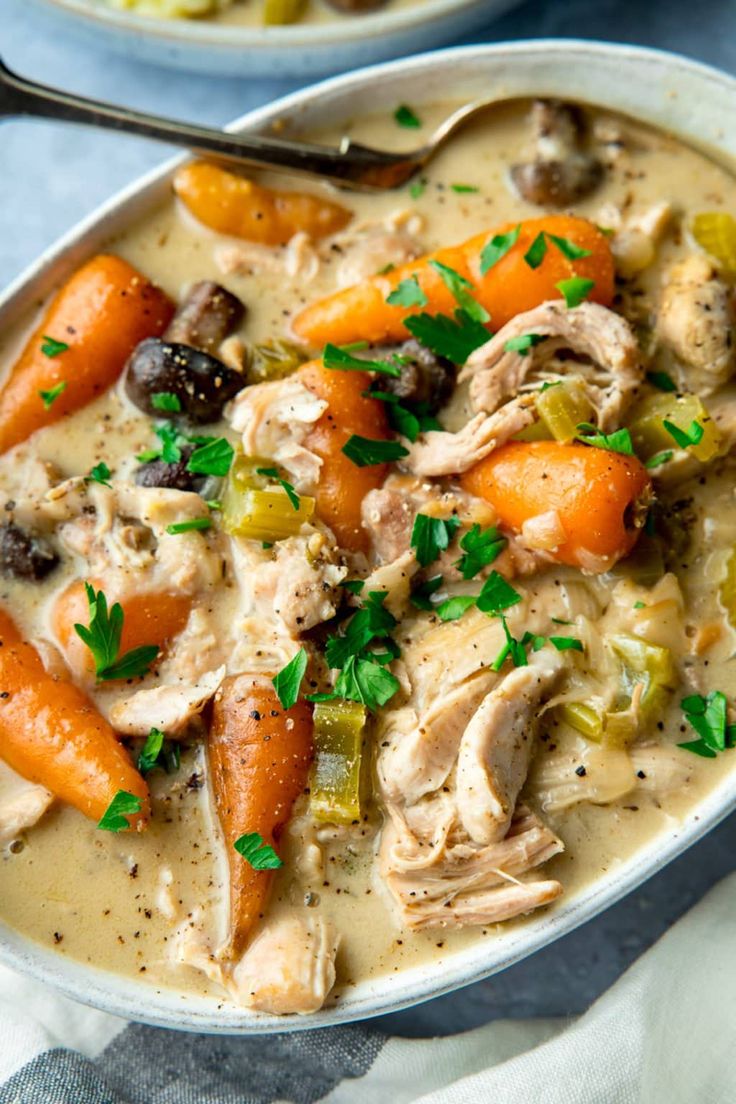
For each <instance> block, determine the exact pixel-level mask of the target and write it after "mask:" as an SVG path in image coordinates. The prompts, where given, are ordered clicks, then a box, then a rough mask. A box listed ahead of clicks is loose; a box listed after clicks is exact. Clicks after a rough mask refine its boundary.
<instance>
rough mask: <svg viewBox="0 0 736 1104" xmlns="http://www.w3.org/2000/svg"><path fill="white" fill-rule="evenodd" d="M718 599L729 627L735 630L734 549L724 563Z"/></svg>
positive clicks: (735, 550)
mask: <svg viewBox="0 0 736 1104" xmlns="http://www.w3.org/2000/svg"><path fill="white" fill-rule="evenodd" d="M719 593H720V598H721V602H722V603H723V605H724V607H725V609H726V615H727V617H728V620H729V621H730V623H731V626H732V627H733V628H734V629H736V548H734V549H733V550H732V552H731V553H730V555H729V557H728V560H727V561H726V574H725V576H724V578H723V581H722V582H721V586H720V590H719Z"/></svg>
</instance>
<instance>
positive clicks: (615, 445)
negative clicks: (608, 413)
mask: <svg viewBox="0 0 736 1104" xmlns="http://www.w3.org/2000/svg"><path fill="white" fill-rule="evenodd" d="M577 428H578V430H581V431H582V432H581V433H578V438H577V439H578V441H582V442H583V443H584V444H586V445H593V446H594V447H595V448H602V449H608V450H609V452H620V453H622V454H623V455H624V456H633V455H634V445H633V442H632V440H631V434H630V433H629V431H628V429H617V430H616V431H615V432H614V433H601V432H600V430H598V429H596V427H595V426H594V425H591V424H590V422H580V424H579V425H578V426H577Z"/></svg>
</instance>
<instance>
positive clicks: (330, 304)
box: [293, 215, 614, 348]
mask: <svg viewBox="0 0 736 1104" xmlns="http://www.w3.org/2000/svg"><path fill="white" fill-rule="evenodd" d="M540 234H547V235H554V236H555V237H557V238H560V239H564V242H565V243H568V242H569V243H572V249H570V250H568V252H569V253H575V252H577V251H582V252H584V253H585V255H584V256H581V257H576V258H575V259H571V258H570V257H569V256H567V255H566V253H565V252H563V250H562V249H560V248H559V247H558V246H557V245H555V244H554V242H553V241H552V240H551V238H546V239H545V247H546V248H545V251H544V255H543V257H542V258H541V260H540V261H539V263H538V264H537V265H536V267H532V264H530V263H529V260H525V257H526V256H527V255H528V254H529V249H530V247H531V246H532V243H533V242H534V241H535V240H536V239H537V238H538V237H539V235H540ZM503 235H511V237H515V240H514V241H513V243H512V244H511V247H510V248H509V249H508V250H507V252H505V253H504V254H503V256H501V257H500V258H499V259H498V260H496V262H495V263H494V264H492V265H491V266H490V267H489V268H487V271H485V272H482V261H481V256H482V253H483V250H484V247H485V246H486V245H487V244H488V243H489V242H490V241H491V240H492V239H493V238H494V237H497V236H503ZM531 259H532V260H535V258H534V257H532V258H531ZM432 261H435V262H439V263H440V264H442V265H445V266H446V267H448V268H451V269H453V270H454V271H455V272H456V273H458V275H459V276H461V277H462V278H463V279H464V280H469V281H470V283H471V284H472V285H473V286H472V287H471V288H469V289H468V291H469V292H470V294H471V295H473V296H474V297H475V298H476V299H477V300H478V302H479V303H480V304H481V305H482V306H483V307H485V309H486V310H487V311H488V312H489V314H490V316H491V322H490V325H491V327H492V328H493V329H494V330H499V329H500V328H501V327H502V326H504V325H505V324H506V323H507V322H508V321H509V319H511V318H513V317H514V315H516V314H521V313H522V311H527V310H531V308H532V307H536V306H539V304H540V303H543V302H545V301H546V300H548V299H560V298H562V295H561V293H560V291H559V289H558V288H556V287H555V285H556V284H557V283H559V282H560V281H561V280H566V279H569V278H570V277H572V276H581V277H583V278H586V279H589V280H593V281H594V286H593V288H592V289H591V291H590V293H589V298H590V299H592V300H593V301H594V302H596V303H602V304H603V305H604V306H608V305H609V304H610V303H611V301H612V299H613V276H614V268H613V258H612V255H611V249H610V246H609V244H608V239H607V238H606V236H605V235H604V234H602V233H601V231H600V230H599V229H598V228H597V226H595V225H594V224H593V223H592V222H588V220H587V219H583V218H576V217H575V216H573V215H544V216H542V217H541V218H534V219H527V220H526V221H524V222H522V223H520V224H519V232H518V236H516V228H515V226H514V224H513V223H506V224H504V225H503V226H499V227H497V228H496V229H495V230H493V231H491V232H490V233H483V234H478V235H476V236H475V237H474V238H470V239H469V240H468V241H466V242H463V244H462V245H456V246H451V247H450V248H447V249H440V250H438V251H437V252H436V253H432V254H429V255H428V256H426V257H420V258H418V259H417V260H416V261H409V262H407V263H406V264H403V265H400V266H399V267H398V268H395V269H393V271H391V272H388V273H385V274H384V275H377V276H373V277H371V279H369V280H366V281H365V282H364V283H362V284H356V285H355V286H354V287H349V288H345V289H344V290H343V291H337V292H335V293H334V294H333V295H328V296H327V297H326V298H325V299H319V300H318V301H317V302H316V303H313V304H312V305H311V306H308V307H306V308H305V309H304V310H303V311H301V313H300V314H298V315H297V316H296V318H295V319H294V323H293V329H294V333H295V334H296V336H297V337H299V338H301V340H302V341H304V342H305V343H307V344H309V345H311V346H312V347H314V348H319V347H321V346H323V345H326V344H327V343H328V342H331V343H332V344H334V345H346V344H349V343H351V342H353V341H371V342H400V341H405V340H406V338H407V337H408V332H407V330H406V327H405V326H404V319H405V318H406V317H407V315H409V314H416V313H418V311H419V310H420V309H421V310H424V311H428V312H429V313H430V314H438V313H440V314H447V315H450V316H452V315H453V313H454V311H455V309H456V308H457V306H458V304H457V302H456V300H455V298H454V296H453V294H452V292H451V291H450V289H449V288H448V287H447V285H446V283H445V282H444V280H443V279H442V276H441V275H440V273H439V272H438V271H437V269H436V268H435V267H433V265H432V264H430V262H432ZM414 276H415V277H416V279H417V282H418V283H419V286H420V288H421V290H422V292H423V293H424V295H425V296H426V298H427V304H426V305H425V306H424V307H422V308H418V307H410V308H407V307H401V306H391V305H390V304H389V303H387V302H386V300H387V298H388V296H389V295H390V294H391V292H392V291H395V290H396V288H397V287H398V285H399V284H400V283H401V281H402V280H407V279H411V278H412V277H414Z"/></svg>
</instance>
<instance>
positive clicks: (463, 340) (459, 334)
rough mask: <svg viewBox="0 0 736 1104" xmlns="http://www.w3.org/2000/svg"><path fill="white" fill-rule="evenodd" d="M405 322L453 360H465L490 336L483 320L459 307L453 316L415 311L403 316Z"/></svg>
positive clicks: (423, 340)
mask: <svg viewBox="0 0 736 1104" xmlns="http://www.w3.org/2000/svg"><path fill="white" fill-rule="evenodd" d="M404 325H405V326H406V328H407V330H408V331H409V333H410V334H412V336H413V337H415V338H416V339H417V341H419V342H420V343H421V344H422V345H426V346H427V348H428V349H431V350H432V352H433V353H437V355H438V356H444V357H447V359H448V360H451V361H452V362H453V364H464V363H465V361H466V360H467V359H468V357H469V356H470V354H471V353H472V352H474V351H475V349H478V348H480V346H481V345H485V343H486V342H487V341H488V340H489V338H490V336H491V335H490V334H489V332H488V330H487V329H486V328H485V326H484V325H483V324H482V323H480V322H476V321H475V320H474V319H473V318H471V317H470V315H468V314H467V313H466V311H464V310H456V311H455V318H454V319H452V318H450V317H448V315H446V314H435V315H432V314H426V313H423V314H412V315H410V316H409V317H408V318H405V319H404Z"/></svg>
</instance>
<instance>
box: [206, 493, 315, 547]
mask: <svg viewBox="0 0 736 1104" xmlns="http://www.w3.org/2000/svg"><path fill="white" fill-rule="evenodd" d="M313 515H314V499H313V498H309V497H307V496H306V495H301V496H300V497H299V508H298V509H297V510H295V509H294V507H293V506H292V504H291V502H290V501H289V497H288V495H287V494H286V491H284V490H283V489H282V488H281V487H278V488H276V487H274V488H271V489H269V490H265V491H261V490H257V489H246V490H242V491H239V490H237V488H236V487H234V486H233V484H232V483H228V484H227V486H226V487H225V493H224V495H223V497H222V527H223V529H224V530H225V532H226V533H230V534H231V535H232V536H236V537H247V538H248V539H249V540H258V541H266V542H268V543H270V544H272V543H273V542H274V541H278V540H284V539H285V538H286V537H294V536H296V535H297V533H298V532H299V530H300V529H301V527H302V525H303V524H304V522H306V521H310V520H311V518H312V516H313Z"/></svg>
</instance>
